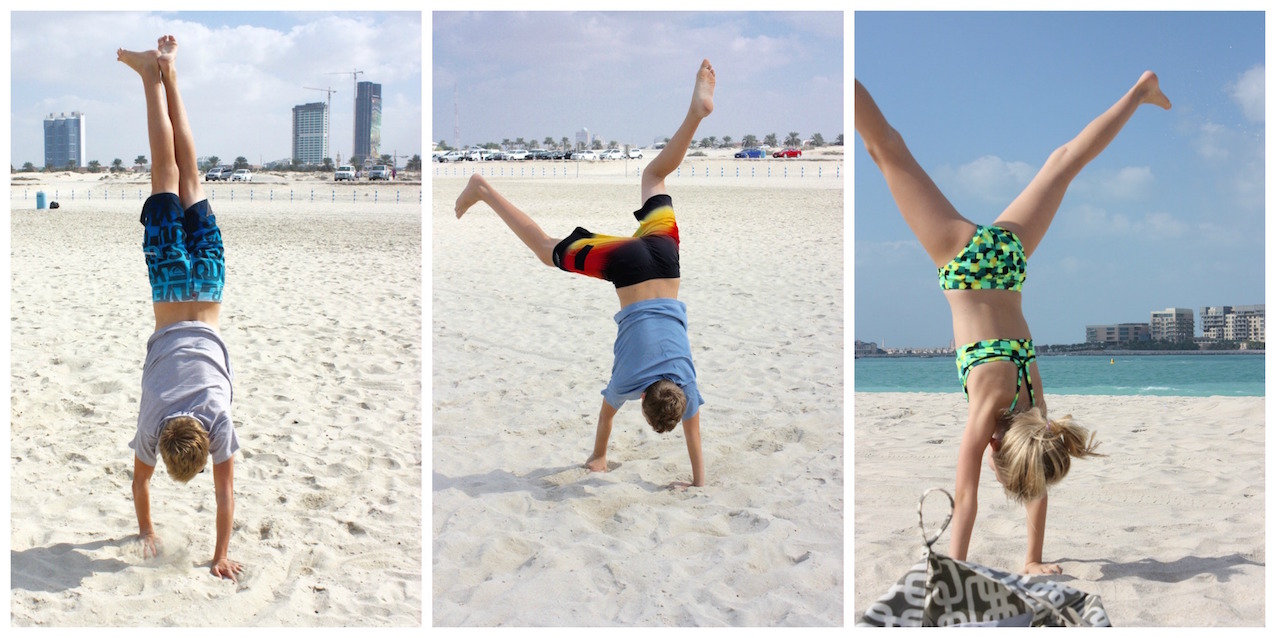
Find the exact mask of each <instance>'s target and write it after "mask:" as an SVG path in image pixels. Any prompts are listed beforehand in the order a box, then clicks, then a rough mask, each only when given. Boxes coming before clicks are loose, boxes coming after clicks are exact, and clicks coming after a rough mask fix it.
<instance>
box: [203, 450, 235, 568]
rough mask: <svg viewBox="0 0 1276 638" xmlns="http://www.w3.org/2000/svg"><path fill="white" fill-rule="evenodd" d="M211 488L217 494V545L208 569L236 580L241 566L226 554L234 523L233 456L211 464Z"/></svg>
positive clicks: (228, 549)
mask: <svg viewBox="0 0 1276 638" xmlns="http://www.w3.org/2000/svg"><path fill="white" fill-rule="evenodd" d="M213 489H214V490H215V491H216V494H217V545H216V547H215V548H214V549H213V562H212V567H211V569H210V570H209V571H210V572H211V573H212V574H213V575H214V576H220V577H222V578H229V579H231V580H236V576H237V575H238V574H239V572H240V571H241V570H242V569H243V567H242V566H240V564H239V563H236V562H235V561H233V560H230V558H229V557H228V556H227V554H228V553H229V551H230V533H231V530H232V529H233V527H234V524H235V457H233V456H232V457H231V458H229V459H226V460H225V461H223V462H221V463H218V464H216V465H214V466H213Z"/></svg>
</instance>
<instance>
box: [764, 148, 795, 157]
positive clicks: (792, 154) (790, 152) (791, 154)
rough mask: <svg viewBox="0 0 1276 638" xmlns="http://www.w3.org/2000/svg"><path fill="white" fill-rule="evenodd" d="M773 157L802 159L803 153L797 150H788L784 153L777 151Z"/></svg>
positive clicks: (783, 151)
mask: <svg viewBox="0 0 1276 638" xmlns="http://www.w3.org/2000/svg"><path fill="white" fill-rule="evenodd" d="M771 157H802V151H799V150H797V149H796V148H786V149H784V150H782V151H776V152H775V153H774V154H772V155H771Z"/></svg>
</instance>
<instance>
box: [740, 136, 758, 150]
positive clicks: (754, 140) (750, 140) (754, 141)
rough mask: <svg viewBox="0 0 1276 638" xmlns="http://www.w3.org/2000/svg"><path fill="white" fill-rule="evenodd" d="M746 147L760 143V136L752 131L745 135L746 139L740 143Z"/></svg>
mask: <svg viewBox="0 0 1276 638" xmlns="http://www.w3.org/2000/svg"><path fill="white" fill-rule="evenodd" d="M740 145H741V146H743V147H745V148H753V147H754V146H757V145H758V136H757V135H753V134H752V133H750V134H748V135H745V136H744V141H743V142H741V143H740Z"/></svg>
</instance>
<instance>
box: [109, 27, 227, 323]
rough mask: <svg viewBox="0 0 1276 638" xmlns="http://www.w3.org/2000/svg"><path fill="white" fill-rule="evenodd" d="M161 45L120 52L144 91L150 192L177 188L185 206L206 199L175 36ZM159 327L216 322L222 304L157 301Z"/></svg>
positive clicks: (176, 190)
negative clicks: (182, 88) (179, 78)
mask: <svg viewBox="0 0 1276 638" xmlns="http://www.w3.org/2000/svg"><path fill="white" fill-rule="evenodd" d="M157 47H158V48H157V49H152V50H150V51H126V50H124V49H119V50H118V51H116V56H117V58H118V59H119V61H121V62H123V63H125V64H127V65H128V66H129V68H131V69H133V70H134V71H136V72H137V74H138V75H139V76H141V78H142V88H143V91H144V92H145V95H146V128H147V137H148V139H149V141H150V147H151V194H152V195H154V194H158V193H173V194H175V195H177V199H178V201H179V202H180V203H181V206H182V208H183V209H186V208H189V207H190V206H191V205H192V204H194V203H196V202H198V201H200V200H202V199H204V189H203V187H202V186H201V184H200V181H199V180H200V174H199V167H198V165H197V164H196V161H195V140H194V136H193V135H192V134H191V128H190V123H189V120H188V119H187V117H186V108H185V106H184V105H183V104H182V97H181V93H180V91H178V88H177V67H176V62H177V39H176V38H174V37H173V36H171V35H166V36H163V37H161V38H160V39H159V41H158V44H157ZM152 307H153V309H154V311H155V327H156V329H157V330H158V329H159V328H161V327H163V326H166V325H169V324H171V323H174V322H177V321H190V320H193V321H202V322H204V323H207V324H209V325H211V326H213V327H214V328H215V327H217V325H218V320H219V317H220V313H221V303H219V302H215V301H174V302H163V301H160V302H154V303H153V304H152Z"/></svg>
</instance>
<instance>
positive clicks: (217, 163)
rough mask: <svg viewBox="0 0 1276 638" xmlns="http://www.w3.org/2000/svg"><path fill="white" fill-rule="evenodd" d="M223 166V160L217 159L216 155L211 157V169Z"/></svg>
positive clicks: (209, 160) (209, 164) (209, 163)
mask: <svg viewBox="0 0 1276 638" xmlns="http://www.w3.org/2000/svg"><path fill="white" fill-rule="evenodd" d="M221 165H222V158H220V157H217V156H216V155H213V156H211V157H209V158H208V167H209V168H216V167H218V166H221Z"/></svg>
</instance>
